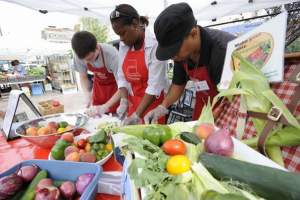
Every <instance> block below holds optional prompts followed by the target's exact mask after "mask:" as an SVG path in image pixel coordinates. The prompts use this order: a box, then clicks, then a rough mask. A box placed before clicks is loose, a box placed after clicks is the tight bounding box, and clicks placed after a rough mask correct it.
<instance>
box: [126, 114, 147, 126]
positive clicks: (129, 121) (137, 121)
mask: <svg viewBox="0 0 300 200" xmlns="http://www.w3.org/2000/svg"><path fill="white" fill-rule="evenodd" d="M135 124H143V120H142V119H141V118H140V117H139V116H138V115H137V114H136V113H133V114H132V115H131V116H130V117H128V118H126V119H125V120H123V121H121V126H127V125H135Z"/></svg>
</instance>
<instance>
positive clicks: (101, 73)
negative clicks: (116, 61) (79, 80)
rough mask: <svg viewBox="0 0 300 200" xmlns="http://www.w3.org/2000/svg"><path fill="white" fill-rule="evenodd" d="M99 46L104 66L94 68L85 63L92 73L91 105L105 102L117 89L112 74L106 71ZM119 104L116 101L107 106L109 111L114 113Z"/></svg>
mask: <svg viewBox="0 0 300 200" xmlns="http://www.w3.org/2000/svg"><path fill="white" fill-rule="evenodd" d="M98 45H99V44H98ZM99 47H100V52H101V57H102V61H103V65H104V67H102V68H94V67H92V65H90V63H87V66H88V68H89V70H90V71H92V72H93V73H94V84H93V106H97V105H102V104H105V103H106V102H107V101H108V100H110V98H111V97H112V96H113V95H114V94H115V93H116V92H117V90H118V84H117V82H116V79H115V77H114V74H113V73H110V72H108V71H107V69H106V65H105V61H104V56H103V51H102V48H101V46H100V45H99ZM119 104H120V103H117V104H115V105H114V106H112V107H111V108H109V113H116V110H117V108H118V107H119Z"/></svg>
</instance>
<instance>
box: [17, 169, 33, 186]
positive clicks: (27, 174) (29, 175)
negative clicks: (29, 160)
mask: <svg viewBox="0 0 300 200" xmlns="http://www.w3.org/2000/svg"><path fill="white" fill-rule="evenodd" d="M37 173H38V168H37V166H36V165H31V166H24V167H21V169H20V170H19V172H18V174H17V175H18V176H19V177H21V178H22V180H23V181H24V182H26V183H28V182H30V181H32V179H33V178H34V177H35V175H36V174H37Z"/></svg>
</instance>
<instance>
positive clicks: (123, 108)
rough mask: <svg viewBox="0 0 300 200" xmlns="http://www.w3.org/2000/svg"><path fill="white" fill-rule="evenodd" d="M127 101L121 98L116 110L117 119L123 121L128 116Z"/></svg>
mask: <svg viewBox="0 0 300 200" xmlns="http://www.w3.org/2000/svg"><path fill="white" fill-rule="evenodd" d="M128 108H129V101H128V100H127V99H125V98H121V101H120V105H119V107H118V108H117V113H118V115H119V119H120V120H123V119H125V117H126V116H127V114H128Z"/></svg>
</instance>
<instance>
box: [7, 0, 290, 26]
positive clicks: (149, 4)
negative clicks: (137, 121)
mask: <svg viewBox="0 0 300 200" xmlns="http://www.w3.org/2000/svg"><path fill="white" fill-rule="evenodd" d="M1 1H5V2H9V3H14V4H18V5H21V6H24V7H27V8H30V9H33V10H36V11H37V12H41V13H47V12H62V13H68V14H74V15H79V16H85V17H92V18H96V19H109V14H110V13H111V11H113V10H114V8H115V6H116V5H119V4H122V3H127V4H130V5H132V6H134V7H135V8H136V9H137V10H138V12H139V14H140V15H146V16H148V17H149V21H150V22H152V23H153V22H154V21H155V19H156V17H157V16H158V15H159V13H160V12H161V11H162V10H163V9H164V8H166V7H167V6H169V5H171V4H174V3H179V2H182V0H144V1H143V0H110V1H107V0H47V1H41V0H1ZM184 2H187V3H188V4H189V5H190V6H191V7H192V9H193V11H194V15H195V17H196V19H197V20H198V21H201V20H212V19H218V18H220V17H223V16H229V15H233V14H239V13H245V12H250V11H255V10H260V9H263V8H270V7H273V6H278V5H283V4H287V3H292V2H296V1H295V0H185V1H184Z"/></svg>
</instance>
